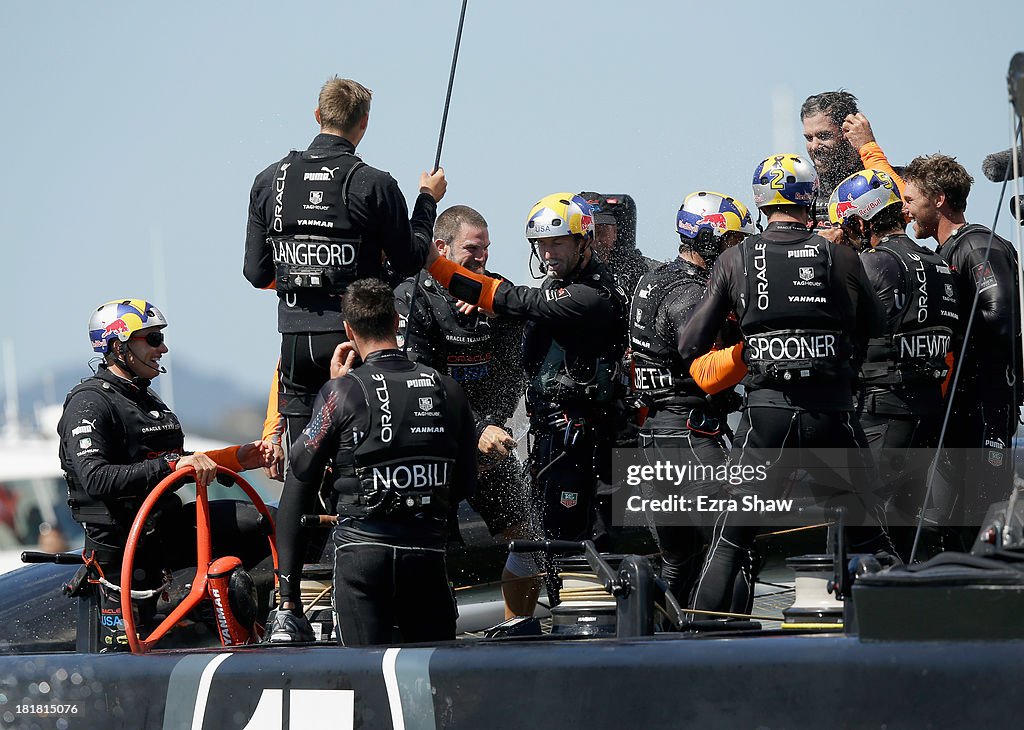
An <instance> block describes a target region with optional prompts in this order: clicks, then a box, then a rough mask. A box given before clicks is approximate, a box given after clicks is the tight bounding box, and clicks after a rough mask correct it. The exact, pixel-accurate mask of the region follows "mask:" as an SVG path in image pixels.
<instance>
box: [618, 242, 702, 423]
mask: <svg viewBox="0 0 1024 730" xmlns="http://www.w3.org/2000/svg"><path fill="white" fill-rule="evenodd" d="M699 271H700V270H699V269H697V267H695V266H693V264H690V263H687V262H685V261H681V260H680V259H678V258H677V259H675V260H673V261H670V262H668V263H665V264H660V265H659V266H658V267H656V268H655V269H653V270H652V271H650V272H649V273H648V274H646V275H645V276H644V277H643V278H642V279H641V280H640V281H639V282H638V283H637V286H636V291H635V292H634V293H633V300H632V304H631V310H632V312H631V315H630V319H629V346H630V348H631V350H632V361H631V363H630V386H631V389H632V392H633V393H634V394H635V395H637V396H639V397H640V398H641V399H642V400H643V401H644V403H645V404H647V405H648V406H651V405H658V406H665V405H669V404H677V405H693V406H698V405H702V404H703V403H704V392H703V391H702V390H701V389H700V386H698V385H697V383H696V382H694V380H693V377H691V375H690V372H689V370H688V369H687V368H685V367H684V366H683V361H682V358H680V356H679V352H678V350H677V349H676V333H675V332H666V331H664V330H663V328H662V327H659V326H658V325H659V313H660V312H661V307H662V304H663V303H664V302H665V300H666V299H667V298H668V296H669V295H670V294H672V293H673V292H675V291H676V290H678V289H680V288H681V287H684V286H699V287H701V289H702V290H703V289H704V288H705V287H706V279H705V280H701V279H700V278H698V272H699ZM661 321H662V322H663V321H664V318H662V320H661Z"/></svg>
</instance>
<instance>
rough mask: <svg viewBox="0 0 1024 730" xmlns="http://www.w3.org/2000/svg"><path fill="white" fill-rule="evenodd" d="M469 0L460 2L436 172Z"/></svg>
mask: <svg viewBox="0 0 1024 730" xmlns="http://www.w3.org/2000/svg"><path fill="white" fill-rule="evenodd" d="M468 2H469V0H462V12H461V13H460V14H459V30H458V32H457V33H456V34H455V51H454V52H453V53H452V72H451V74H449V76H448V93H447V94H445V97H444V114H443V115H442V116H441V133H440V135H438V138H437V155H436V156H435V157H434V169H433V170H432V171H431V172H437V169H438V168H439V167H440V166H441V145H443V144H444V128H445V127H446V126H447V125H448V105H449V104H450V103H451V100H452V87H453V86H454V85H455V66H456V65H457V64H458V62H459V44H461V43H462V24H463V22H464V21H465V20H466V4H467V3H468Z"/></svg>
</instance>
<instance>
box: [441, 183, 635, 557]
mask: <svg viewBox="0 0 1024 730" xmlns="http://www.w3.org/2000/svg"><path fill="white" fill-rule="evenodd" d="M526 237H527V239H528V240H529V241H530V242H531V244H532V245H533V247H534V249H533V255H534V256H536V257H537V258H538V259H539V261H540V264H541V268H542V270H543V273H544V274H545V275H546V277H547V278H546V280H545V282H544V284H543V285H542V286H541V287H540V288H533V287H527V286H513V285H512V284H510V283H508V282H506V281H498V280H496V279H492V278H491V277H488V276H484V275H481V274H475V273H473V272H472V271H470V270H469V269H467V268H465V267H462V266H459V265H458V264H456V263H455V262H453V261H449V260H447V259H444V258H440V257H439V256H437V257H436V258H435V255H434V254H432V255H431V257H432V260H431V261H429V262H428V263H430V268H429V271H430V274H431V275H432V276H433V277H434V279H435V280H436V281H438V282H439V283H440V284H442V285H443V286H445V287H446V288H447V289H448V290H449V291H450V292H451V294H452V296H454V297H456V298H457V299H461V300H462V301H464V302H468V303H470V304H478V305H479V306H480V307H481V308H482V309H483V310H484V311H486V312H493V313H495V314H498V315H507V316H512V317H519V318H521V319H526V320H527V325H526V332H525V334H524V336H523V362H524V367H525V369H526V373H527V375H528V376H529V378H530V381H529V384H528V386H527V391H526V408H527V411H528V412H529V414H530V431H531V435H532V448H531V449H530V465H531V473H532V477H533V491H534V497H535V500H536V501H537V502H538V503H539V504H540V505H541V517H542V521H543V525H544V533H545V535H546V536H547V537H549V538H557V539H564V540H582V539H586V538H587V537H589V535H590V529H591V527H592V524H593V501H594V491H595V486H596V482H597V478H598V475H599V474H606V475H609V480H610V469H611V449H610V448H609V447H608V445H609V444H610V441H611V437H612V435H613V433H614V431H613V428H612V425H613V423H612V420H611V418H610V411H611V408H612V406H613V405H614V403H615V401H616V400H617V399H618V398H619V397H620V395H621V391H620V384H619V366H620V360H621V358H622V355H623V353H624V351H625V341H626V319H625V317H626V305H625V301H626V295H625V292H623V291H622V289H621V287H619V286H617V285H616V284H615V281H614V280H613V279H612V276H611V274H610V273H608V270H607V268H605V266H604V264H602V263H601V261H600V259H599V258H597V257H596V256H593V252H592V249H591V244H592V243H593V239H594V219H593V215H592V213H591V210H590V206H589V205H588V204H587V202H586V201H585V200H583V199H582V198H581V197H579V196H578V195H573V194H572V193H555V194H553V195H549V196H547V197H545V198H543V199H541V200H540V202H538V203H537V204H536V205H535V206H534V207H533V210H532V211H531V212H530V217H529V218H528V220H527V224H526Z"/></svg>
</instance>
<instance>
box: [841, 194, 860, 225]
mask: <svg viewBox="0 0 1024 730" xmlns="http://www.w3.org/2000/svg"><path fill="white" fill-rule="evenodd" d="M853 210H860V208H859V207H858V206H857V204H856V203H854V202H853V195H852V194H851V195H850V197H849V198H847V199H846V200H841V201H839V202H838V203H836V218H838V219H839V220H841V221H842V220H846V214H847V213H849V212H850V211H853Z"/></svg>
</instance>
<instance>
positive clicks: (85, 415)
mask: <svg viewBox="0 0 1024 730" xmlns="http://www.w3.org/2000/svg"><path fill="white" fill-rule="evenodd" d="M57 432H58V433H59V434H60V461H61V468H62V469H63V470H64V474H65V478H66V479H67V481H68V488H69V503H70V505H71V514H72V516H73V517H74V518H75V520H76V521H78V522H79V523H81V524H82V525H83V526H84V528H85V549H86V551H88V552H94V553H95V557H96V560H97V562H98V563H99V566H100V568H101V569H102V570H103V572H104V574H105V575H106V577H107V579H108V580H110V581H111V582H113V583H115V584H116V583H119V581H120V575H121V560H122V558H123V556H124V548H125V543H126V542H127V539H128V532H129V531H130V529H131V526H132V522H133V521H134V520H135V515H136V513H137V512H138V510H139V507H141V506H142V502H143V500H144V499H145V498H146V496H147V495H148V494H149V492H150V491H151V490H152V489H153V487H155V486H156V485H157V484H158V483H159V482H160V481H161V480H162V479H163V478H164V477H166V476H168V475H169V474H170V473H171V471H172V470H171V466H170V463H169V462H171V461H177V460H178V459H179V458H180V457H181V456H182V455H183V454H184V453H185V452H184V434H183V433H182V431H181V425H180V424H179V423H178V419H177V417H176V416H175V415H174V413H172V412H171V411H170V410H168V408H167V406H166V405H164V403H163V401H161V400H160V398H159V397H158V396H157V395H156V393H154V392H153V391H152V390H150V388H149V381H146V380H141V379H138V380H137V384H135V383H132V382H129V381H127V380H125V379H123V378H119V377H118V376H116V375H114V374H113V373H112V372H110V371H109V370H108V369H107V368H106V367H104V366H102V365H101V366H100V369H99V370H98V371H97V373H96V375H95V376H93V377H91V378H87V379H86V380H84V381H82V383H81V384H79V385H77V386H75V388H74V389H72V391H71V392H70V393H69V394H68V397H67V399H66V400H65V401H64V413H63V414H62V415H61V418H60V422H59V423H58V425H57ZM210 512H211V514H210V518H211V523H212V529H211V538H212V540H213V550H214V554H215V555H226V554H230V555H235V556H237V557H239V558H241V559H242V562H243V564H244V565H245V566H246V567H248V568H251V567H253V566H254V565H255V564H256V563H258V562H259V561H260V560H262V559H264V558H265V557H266V556H267V555H268V554H269V547H268V544H267V540H266V537H265V536H264V535H262V534H261V531H260V530H259V529H258V526H257V517H258V514H257V513H256V510H255V509H254V508H253V507H252V506H251V505H249V504H247V503H241V502H233V501H214V502H211V503H210ZM195 556H196V533H195V505H194V503H192V504H188V505H185V506H182V503H181V500H180V499H179V498H178V497H177V495H175V494H173V493H172V494H167V495H165V496H164V498H163V499H162V500H161V501H160V502H158V503H157V506H156V507H155V509H154V511H153V512H152V513H151V520H150V522H149V527H148V529H146V530H145V531H144V533H143V537H142V539H141V540H140V542H139V547H138V550H137V551H136V555H135V561H134V566H135V567H134V578H133V584H132V587H133V589H136V590H145V589H151V588H155V587H157V586H159V585H161V583H162V580H163V577H162V574H163V570H164V569H169V570H176V569H178V568H182V567H184V566H187V565H195ZM101 599H102V600H103V601H105V603H104V606H106V607H105V608H104V609H103V610H104V611H105V612H108V613H111V614H112V615H116V617H118V618H119V617H120V615H121V614H120V608H119V599H118V597H117V595H116V594H113V593H112V592H109V591H103V592H101ZM108 604H109V605H108ZM155 604H156V600H155V599H153V600H151V601H147V602H143V603H140V604H139V609H140V621H141V622H142V624H143V626H145V625H146V624H147V623H148V620H149V619H150V618H151V617H152V613H153V610H154V608H155ZM108 609H109V610H108ZM105 626H106V627H107V628H110V629H115V628H116V629H118V631H104V632H103V634H102V635H101V639H100V643H101V645H104V646H105V647H106V648H113V649H124V648H126V645H125V643H126V641H127V640H126V639H124V632H123V626H120V625H119V626H114V625H111V624H108V625H105ZM106 639H110V641H106ZM122 639H123V641H122ZM106 645H109V646H106Z"/></svg>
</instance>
